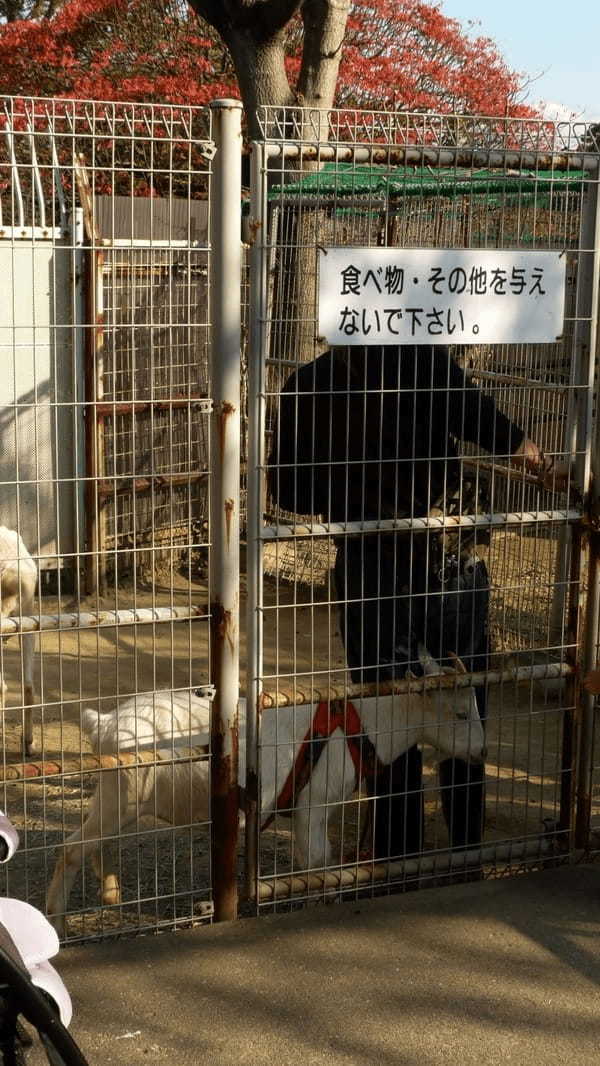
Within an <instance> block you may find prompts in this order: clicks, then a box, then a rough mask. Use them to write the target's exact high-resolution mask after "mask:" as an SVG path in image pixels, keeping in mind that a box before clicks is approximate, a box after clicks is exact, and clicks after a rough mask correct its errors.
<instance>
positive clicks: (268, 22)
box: [190, 0, 302, 44]
mask: <svg viewBox="0 0 600 1066" xmlns="http://www.w3.org/2000/svg"><path fill="white" fill-rule="evenodd" d="M301 3H302V0H190V4H191V6H192V8H193V9H194V11H195V12H196V14H197V15H201V16H202V18H203V19H205V20H206V22H208V23H209V24H210V25H211V26H213V27H214V29H215V30H217V31H218V33H220V34H221V37H222V38H223V40H224V41H225V43H226V44H229V39H230V36H231V34H232V33H236V34H237V33H244V34H249V35H250V36H251V37H252V39H253V40H254V41H255V42H257V43H258V44H263V43H265V42H266V41H269V40H270V39H271V38H273V37H275V36H276V35H277V34H278V33H280V32H281V31H282V30H283V29H284V28H285V26H287V24H288V22H289V21H290V19H291V18H292V16H293V15H295V13H296V11H298V9H299V7H300V4H301Z"/></svg>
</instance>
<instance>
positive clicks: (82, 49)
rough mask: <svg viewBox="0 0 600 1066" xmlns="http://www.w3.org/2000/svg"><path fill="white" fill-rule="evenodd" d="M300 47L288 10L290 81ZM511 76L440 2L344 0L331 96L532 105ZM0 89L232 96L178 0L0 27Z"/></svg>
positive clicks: (98, 2)
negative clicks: (346, 11) (345, 16)
mask: <svg viewBox="0 0 600 1066" xmlns="http://www.w3.org/2000/svg"><path fill="white" fill-rule="evenodd" d="M300 48H301V27H300V21H299V20H297V19H296V20H294V21H292V23H291V24H290V27H289V31H288V59H287V66H288V74H289V76H290V80H291V81H292V83H293V81H294V77H295V74H296V72H297V70H298V65H299V60H298V54H299V51H300ZM520 81H521V79H520V77H519V75H518V74H517V73H515V72H514V71H512V70H510V69H509V67H508V66H507V65H506V63H505V61H504V59H503V58H502V56H501V55H500V53H499V51H498V49H497V47H496V45H495V44H494V42H493V41H491V40H489V39H488V38H484V37H476V36H473V35H472V34H470V33H469V32H467V31H465V29H464V28H463V27H462V26H461V24H460V23H459V22H457V21H456V20H455V19H451V18H448V17H447V16H446V15H444V14H443V12H442V5H441V4H440V3H423V2H420V0H354V3H353V6H352V10H351V13H350V17H349V20H348V26H347V34H346V42H345V45H344V55H343V59H342V63H341V67H340V76H339V82H338V97H337V101H336V102H337V104H338V105H339V106H341V107H369V108H371V107H376V108H392V109H400V110H414V109H417V110H426V111H442V112H449V111H458V112H462V113H467V114H487V115H505V114H507V113H509V114H511V115H516V116H518V115H523V116H526V115H531V114H533V112H532V111H531V109H530V108H527V107H524V106H523V105H522V104H520V103H519V101H518V96H519V88H520ZM0 92H2V93H9V94H18V95H35V96H63V97H74V98H76V99H84V98H87V99H105V100H131V101H147V102H152V101H156V102H158V101H162V102H165V103H173V104H205V103H207V102H208V101H209V100H211V99H212V98H214V97H215V96H238V95H239V92H238V90H237V87H236V82H235V76H234V74H233V70H232V66H231V63H230V61H229V58H228V56H227V55H226V53H225V52H224V49H223V46H222V44H221V43H220V41H219V40H218V38H217V37H216V36H215V34H214V33H212V31H211V30H209V28H208V27H207V26H205V25H204V24H203V23H201V22H200V20H198V19H197V18H196V17H195V16H194V15H193V14H192V13H191V12H189V11H188V10H187V8H186V7H185V4H182V3H181V2H180V0H68V2H67V3H66V4H64V6H63V7H61V8H60V9H59V11H58V12H57V13H56V14H55V15H54V16H53V17H51V18H46V19H41V20H31V19H29V20H20V21H15V22H11V23H9V24H6V25H4V26H2V27H1V28H0Z"/></svg>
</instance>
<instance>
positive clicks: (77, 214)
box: [0, 98, 239, 939]
mask: <svg viewBox="0 0 600 1066" xmlns="http://www.w3.org/2000/svg"><path fill="white" fill-rule="evenodd" d="M0 113H1V115H2V118H1V120H0V126H1V129H0V190H1V197H0V198H1V211H2V214H1V224H0V266H1V274H0V276H1V282H0V284H1V286H2V300H1V304H2V311H1V312H0V315H1V321H0V358H1V360H2V374H1V381H2V384H1V386H0V390H1V397H0V399H1V402H2V426H3V431H2V440H3V462H2V476H1V486H0V488H1V494H0V525H4V526H7V527H9V528H10V529H11V530H14V531H16V533H18V534H19V536H20V537H21V538H22V539H21V541H18V540H17V539H16V538H15V537H13V538H12V539H11V538H10V537H9V538H8V540H7V541H6V543H5V542H4V538H0V540H1V545H0V552H1V553H2V559H1V560H0V562H1V569H2V620H1V621H2V635H3V636H10V635H11V634H18V633H19V632H21V633H26V632H28V631H34V632H35V631H37V630H40V631H41V633H40V635H39V637H34V638H33V639H34V640H37V641H38V642H39V647H38V653H37V654H36V655H35V656H34V672H33V682H34V692H33V693H32V692H31V689H30V687H28V685H27V682H28V680H29V674H28V669H27V659H28V647H30V645H28V643H27V637H25V638H24V639H23V640H22V646H21V648H19V639H18V637H14V639H10V640H8V641H7V642H6V643H4V642H3V643H2V645H1V646H0V650H1V661H0V668H1V675H2V679H3V680H4V682H5V683H6V685H7V694H6V700H5V710H4V731H3V756H2V770H1V777H2V781H3V784H2V798H1V799H0V805H1V806H2V807H3V809H5V810H7V812H8V813H9V815H10V817H11V818H12V819H13V821H14V822H15V824H16V825H17V827H18V829H19V832H20V834H21V848H20V850H19V852H18V853H17V855H16V857H15V858H14V859H13V860H12V861H11V863H10V864H9V865H8V866H7V867H3V868H2V876H3V882H4V884H3V891H5V892H6V893H9V894H13V895H16V896H19V897H20V898H22V899H27V900H29V901H30V902H31V903H33V904H34V905H36V906H40V907H42V908H44V906H45V900H46V896H47V893H48V889H49V887H50V888H51V892H50V904H51V909H52V910H54V912H55V913H56V915H57V917H58V919H59V921H61V920H62V924H63V927H64V931H65V934H66V936H67V937H68V938H69V939H80V938H85V937H98V936H100V935H109V934H111V933H113V932H122V931H123V930H126V929H133V930H138V929H142V928H157V927H173V926H175V925H177V924H179V923H180V922H188V923H189V922H190V921H196V920H202V919H204V918H206V917H207V916H210V914H211V912H212V885H211V881H212V877H211V871H212V863H211V842H210V831H211V805H210V787H211V775H210V761H211V760H210V756H209V752H210V751H211V739H210V730H211V714H210V708H211V703H210V700H209V699H208V698H203V701H202V699H201V700H200V702H199V701H198V698H197V697H195V696H194V695H193V694H194V692H195V691H196V690H197V689H198V687H199V686H206V685H208V684H209V683H210V682H212V680H213V677H212V675H211V665H210V664H211V645H212V642H211V639H210V633H209V620H210V611H209V604H210V603H211V599H212V598H213V595H214V594H213V587H212V586H213V585H214V583H213V582H212V580H211V578H210V568H211V562H212V557H211V549H210V537H209V513H208V502H209V492H208V475H209V473H210V470H211V451H212V446H211V443H210V434H209V421H210V418H211V411H212V410H213V397H212V396H211V393H210V389H209V383H208V382H209V365H208V351H209V333H210V325H211V320H210V318H209V297H210V285H209V269H210V266H211V260H212V252H211V228H212V226H213V223H214V220H213V219H211V218H210V205H211V192H212V187H213V173H214V169H213V168H214V166H216V164H213V162H212V160H213V156H214V154H215V144H214V139H213V116H212V114H211V112H210V111H209V110H205V109H202V108H187V107H170V106H149V105H148V106H146V105H133V104H132V105H127V104H116V103H101V102H86V101H77V102H71V101H62V100H41V99H31V100H24V99H12V98H6V99H3V100H2V101H1V102H0ZM220 123H221V119H220V117H219V118H218V119H217V120H216V125H217V127H220ZM234 140H235V139H234ZM235 145H236V151H237V152H238V156H239V140H235ZM234 177H235V171H234ZM217 308H218V301H217ZM217 439H220V437H219V435H218V434H217ZM220 485H221V479H218V485H217V492H216V496H217V498H218V497H219V493H220V491H221V488H220ZM27 551H29V552H30V553H31V555H32V556H34V557H35V559H36V565H37V567H38V569H39V571H40V572H41V575H42V576H41V579H40V581H39V583H38V585H37V587H36V588H35V590H32V591H31V595H28V594H27V589H28V585H27V572H28V566H30V564H29V563H28V560H27V554H26V552H27ZM10 571H13V572H14V573H16V574H17V577H18V579H19V581H20V595H19V596H18V602H17V604H16V606H15V605H14V603H13V604H10V603H9V602H8V599H7V598H8V594H9V590H8V587H7V585H6V579H7V575H9V573H10ZM215 589H216V592H215V594H216V596H217V597H219V596H220V597H221V602H222V588H221V583H220V582H217V583H216V586H215ZM9 610H10V611H11V613H12V615H13V616H15V617H13V618H9V617H7V615H8V612H9ZM215 664H216V668H217V670H218V669H219V660H218V655H217V656H216V657H215V655H214V654H213V669H214V668H215ZM209 695H210V691H209ZM32 699H33V708H32V711H33V740H34V745H35V749H36V750H35V754H30V755H28V756H26V757H25V761H23V759H24V756H23V754H22V749H21V737H22V731H23V722H24V719H25V716H26V713H27V710H28V705H29V704H30V703H31V701H32ZM117 709H118V713H119V719H118V721H119V728H118V729H117V728H116V718H115V717H113V718H112V719H111V718H106V719H99V718H98V714H99V713H100V714H103V713H107V714H110V713H111V712H114V711H115V710H117ZM134 712H135V713H134ZM219 713H220V712H219ZM136 721H137V724H136ZM111 723H112V725H111ZM105 729H106V730H107V731H106V732H104V730H105ZM99 743H100V744H101V753H100V754H98V753H97V751H96V749H97V747H98V744H99ZM221 758H222V755H221V754H219V758H218V763H217V764H218V765H220V761H219V760H220V759H221ZM117 767H121V770H120V772H119V776H118V778H117V774H116V768H117ZM157 767H158V769H157V775H156V776H155V768H157ZM153 782H158V785H157V787H154V786H153ZM157 818H158V819H161V818H162V819H163V820H162V821H160V820H159V821H157ZM90 819H91V820H90ZM165 819H166V821H165ZM171 822H172V823H174V824H169V823H171ZM73 834H74V838H73V839H74V840H77V839H81V837H82V836H83V837H84V838H85V842H86V847H85V849H84V852H82V849H81V848H79V847H77V846H75V847H73V848H71V850H69V851H67V850H66V849H65V846H64V845H65V841H66V840H68V838H69V837H71V836H72V835H73ZM78 835H79V836H78ZM90 857H91V858H92V868H90V867H89V864H88V863H86V862H85V861H84V862H83V868H82V870H81V875H80V876H79V866H80V864H81V860H82V859H83V860H85V859H87V858H90ZM57 861H58V865H57V866H55V864H56V863H57ZM99 878H101V880H102V892H100V880H99Z"/></svg>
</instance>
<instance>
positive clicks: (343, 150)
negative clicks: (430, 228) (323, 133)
mask: <svg viewBox="0 0 600 1066" xmlns="http://www.w3.org/2000/svg"><path fill="white" fill-rule="evenodd" d="M266 153H267V156H268V157H269V158H275V157H279V156H283V158H285V159H297V158H298V157H299V156H301V158H302V159H308V160H319V161H320V162H329V161H333V162H336V163H339V162H353V163H387V164H392V163H393V164H395V165H402V164H405V165H408V166H421V165H424V166H429V167H476V168H479V167H486V168H489V169H494V170H509V169H510V170H532V171H539V170H558V171H561V170H587V171H589V172H590V173H592V174H593V173H597V172H598V159H599V157H598V156H597V155H592V154H587V153H586V154H585V155H582V154H580V153H575V152H574V153H571V152H532V151H515V150H514V149H499V148H464V147H457V148H419V147H414V146H413V145H411V146H410V147H408V146H406V147H403V146H401V145H387V146H381V145H373V146H371V147H364V146H360V147H356V146H354V145H351V144H335V145H333V144H302V145H298V144H293V143H289V142H284V143H283V144H272V143H271V144H267V145H266Z"/></svg>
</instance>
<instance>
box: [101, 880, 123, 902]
mask: <svg viewBox="0 0 600 1066" xmlns="http://www.w3.org/2000/svg"><path fill="white" fill-rule="evenodd" d="M102 902H103V903H104V904H105V905H106V906H107V907H111V906H113V905H114V904H115V903H120V902H121V889H120V888H119V885H118V884H116V883H114V882H113V884H110V882H109V884H108V885H106V887H105V888H104V889H103V890H102Z"/></svg>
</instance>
